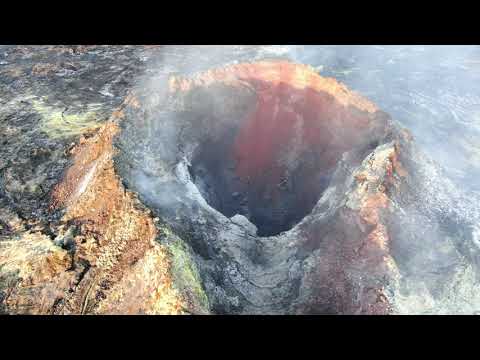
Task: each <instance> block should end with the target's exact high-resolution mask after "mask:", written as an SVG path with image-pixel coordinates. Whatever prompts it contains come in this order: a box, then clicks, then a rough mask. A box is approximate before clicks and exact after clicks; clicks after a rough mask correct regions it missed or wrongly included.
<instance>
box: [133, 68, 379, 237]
mask: <svg viewBox="0 0 480 360" xmlns="http://www.w3.org/2000/svg"><path fill="white" fill-rule="evenodd" d="M168 99H169V101H167V102H166V104H167V105H165V103H161V104H159V105H158V109H155V108H149V109H148V110H149V112H148V114H156V113H157V114H159V113H161V112H162V111H164V110H165V109H167V110H168V116H161V118H159V117H158V116H156V117H155V116H146V115H145V114H146V113H145V112H143V111H141V110H142V109H141V106H140V107H138V110H137V108H132V109H131V111H132V114H134V117H133V118H135V119H137V121H136V122H135V123H133V122H130V124H131V126H132V127H131V132H130V131H129V132H125V133H124V134H125V135H124V136H125V138H128V139H129V140H128V142H129V143H130V144H131V143H132V142H133V141H135V142H136V143H137V145H135V146H136V148H138V151H139V152H140V153H141V156H142V157H145V153H150V152H146V151H145V150H144V148H145V147H144V146H143V145H142V146H140V145H139V144H143V143H144V142H145V141H147V142H148V146H147V147H148V148H151V149H152V152H153V153H155V154H156V155H155V156H157V159H156V160H155V162H156V165H155V166H157V165H158V164H170V165H168V168H172V166H171V164H173V163H179V162H182V161H184V160H182V159H186V163H187V164H189V168H188V170H189V173H190V178H191V179H192V181H193V183H194V184H195V185H196V186H197V188H198V190H199V191H200V194H201V195H202V196H203V198H204V199H205V200H206V202H207V203H208V204H209V205H210V206H211V207H213V208H215V209H216V210H218V211H219V212H221V213H222V214H224V215H225V216H226V217H229V218H231V217H233V216H235V215H237V214H240V215H243V216H245V217H246V218H247V219H249V221H250V222H251V223H252V224H254V225H255V226H256V227H257V235H258V236H262V237H264V236H273V235H277V234H279V233H281V232H285V231H288V230H289V229H291V228H292V227H293V226H295V225H296V224H298V223H299V222H300V221H301V220H302V219H303V218H304V217H305V216H307V215H308V214H309V213H310V212H311V211H312V209H313V208H314V207H315V204H316V203H317V202H318V200H319V199H320V197H321V196H322V194H323V192H324V191H325V189H326V188H327V187H328V186H329V184H330V183H331V179H332V175H333V174H334V171H335V169H336V168H337V165H338V163H339V160H340V159H341V158H342V156H343V155H344V154H345V153H346V152H351V153H353V154H358V157H359V159H362V156H363V154H364V151H365V149H367V148H369V147H370V148H371V144H372V143H375V141H377V140H378V139H379V138H380V136H382V135H381V134H382V133H384V130H385V122H383V121H377V120H379V118H378V115H379V114H380V112H378V111H377V109H376V107H375V106H374V105H373V104H371V103H370V102H368V101H366V100H364V99H363V98H361V97H359V96H358V95H356V94H355V93H352V92H350V91H348V90H347V89H346V88H345V87H344V86H343V85H341V84H339V83H338V82H336V81H335V80H334V79H328V78H323V77H321V76H319V75H318V74H317V73H316V72H315V71H314V70H312V69H311V68H309V67H306V66H303V65H298V64H292V63H288V62H258V63H252V64H240V65H235V66H231V67H226V68H223V69H216V70H212V71H209V72H207V73H204V74H200V75H198V76H197V77H193V78H182V77H174V78H173V79H171V80H170V83H169V96H168ZM148 114H147V115H148ZM145 124H147V125H148V124H149V125H148V126H145ZM145 127H147V128H153V129H154V131H151V132H148V133H144V132H142V129H144V128H145ZM152 134H153V135H152ZM145 135H146V138H145ZM134 139H137V140H134ZM166 147H168V149H166ZM352 150H353V151H352ZM132 154H133V152H132ZM144 163H145V164H146V165H145V166H146V167H147V168H150V167H149V166H148V164H149V163H148V162H145V161H144ZM159 167H163V168H167V165H165V166H163V165H162V166H159ZM168 181H170V180H168ZM137 182H139V181H137ZM139 183H140V185H142V186H143V188H145V186H144V179H143V178H142V180H141V181H140V182H139ZM159 184H160V183H159ZM161 184H162V185H158V186H162V188H158V190H153V189H152V188H153V187H154V186H153V185H152V186H149V187H148V190H149V191H150V195H151V196H150V197H158V199H157V198H155V201H154V203H155V206H156V207H157V208H159V209H161V208H163V207H162V199H164V198H168V199H169V200H168V201H163V202H165V206H164V207H165V212H163V213H162V214H168V213H172V219H175V218H177V217H178V216H182V217H185V220H186V221H187V222H188V217H189V214H185V211H195V210H182V211H181V212H176V213H175V214H173V210H171V209H172V204H173V203H175V201H182V202H183V204H185V205H186V204H189V201H190V200H187V199H186V197H182V198H181V199H182V200H175V196H176V195H175V194H168V191H167V194H165V189H167V187H166V185H165V184H167V183H166V182H161ZM162 189H163V190H162ZM172 189H173V188H172ZM155 191H156V192H157V194H159V195H158V196H156V195H155V193H154V192H155ZM144 192H145V191H144ZM171 192H172V193H173V192H174V191H171ZM177 193H178V192H177ZM192 201H195V200H192ZM187 207H190V205H188V206H187ZM187 207H184V208H185V209H186V208H187ZM196 208H197V207H196V206H193V205H192V206H191V207H190V209H196ZM167 210H169V211H167ZM179 214H180V215H179Z"/></svg>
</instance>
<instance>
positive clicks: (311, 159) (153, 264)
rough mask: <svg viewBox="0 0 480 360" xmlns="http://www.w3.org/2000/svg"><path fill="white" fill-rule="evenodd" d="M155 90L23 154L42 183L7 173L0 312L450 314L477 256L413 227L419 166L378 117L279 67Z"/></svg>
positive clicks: (248, 66)
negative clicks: (457, 287) (100, 119)
mask: <svg viewBox="0 0 480 360" xmlns="http://www.w3.org/2000/svg"><path fill="white" fill-rule="evenodd" d="M153 80H155V79H153ZM153 80H152V81H153ZM162 81H163V82H162ZM158 83H159V84H162V85H161V86H157V87H155V88H153V89H152V87H148V86H137V87H133V88H132V89H130V90H129V91H128V92H125V93H124V94H122V95H121V96H122V97H123V100H122V103H121V104H120V105H119V106H115V108H112V110H111V112H110V114H109V115H108V119H106V120H105V121H103V122H100V123H98V124H96V125H95V126H93V127H92V126H86V127H85V129H83V128H81V129H77V130H78V132H77V135H76V137H75V136H73V137H70V138H68V139H67V140H65V139H63V140H58V137H49V138H48V140H45V142H44V143H43V144H42V146H40V147H36V149H32V151H31V152H30V153H26V154H24V155H25V158H26V159H30V160H29V161H31V162H32V164H35V165H32V166H33V168H34V167H35V166H37V167H39V166H40V167H42V166H45V164H48V161H51V162H52V163H53V162H55V164H57V165H58V166H57V167H53V168H50V169H49V168H47V167H44V168H43V169H44V170H43V171H51V176H50V177H46V178H42V179H40V180H38V179H37V178H35V177H34V176H33V175H31V178H30V180H28V179H27V180H28V181H30V183H29V182H28V181H27V180H25V181H26V182H25V183H23V184H22V183H19V181H20V180H18V179H26V178H25V176H24V177H22V176H17V178H16V177H15V176H16V175H15V174H16V173H15V171H17V170H11V168H9V167H5V166H4V167H3V170H2V171H3V172H2V174H3V175H2V178H1V180H2V182H3V183H0V186H1V189H0V190H1V195H2V207H1V208H0V210H1V211H2V212H1V213H0V216H1V217H0V218H1V224H2V228H1V229H0V233H1V241H0V290H1V297H0V300H1V302H0V310H1V311H3V312H4V313H9V314H19V313H31V314H395V313H419V312H435V311H455V310H452V309H456V308H455V306H456V304H457V303H456V302H455V301H456V300H455V299H454V298H453V297H452V296H451V294H452V293H453V292H454V291H453V290H452V289H451V288H449V286H450V285H451V286H453V284H455V281H457V280H458V276H460V275H459V274H465V268H461V269H463V270H459V267H461V266H460V265H461V264H464V263H465V262H466V260H465V259H469V260H468V261H470V262H473V261H474V260H473V255H472V254H471V253H469V252H468V250H467V249H463V253H462V251H460V250H458V248H459V247H458V244H457V243H456V242H455V241H456V240H455V239H458V238H459V237H460V236H461V234H459V233H458V232H459V230H458V229H459V228H461V226H453V225H452V224H453V223H452V222H453V221H454V220H451V219H450V223H449V225H445V224H446V222H445V219H442V218H440V217H439V216H440V215H438V214H435V213H432V212H428V211H427V210H423V208H422V206H421V203H422V201H423V200H422V198H421V196H419V195H418V193H420V194H426V192H427V190H424V189H423V188H422V187H423V186H426V185H423V184H424V183H425V182H424V181H423V176H424V175H423V173H422V171H421V170H420V167H419V166H418V165H417V162H419V161H421V160H420V159H421V155H419V153H418V152H417V150H416V147H415V145H414V142H413V139H412V137H411V135H410V134H409V133H408V132H407V131H406V130H403V129H400V128H399V127H398V126H397V125H396V124H395V123H394V122H393V120H392V119H391V118H390V116H389V115H388V114H386V113H385V112H383V111H381V110H380V109H379V108H377V106H376V105H375V104H373V103H372V102H370V101H368V100H367V99H365V98H363V97H362V96H360V95H359V94H357V93H354V92H352V91H350V90H349V89H348V88H347V87H346V86H344V85H343V84H341V83H340V82H338V81H336V80H335V79H333V78H325V77H322V76H320V75H319V74H318V73H317V72H316V71H315V70H313V69H312V68H311V67H309V66H306V65H302V64H298V63H293V62H290V61H284V60H271V61H256V62H251V63H239V64H235V65H228V66H218V67H213V68H210V69H209V70H206V71H200V72H198V73H196V74H194V75H184V76H181V75H171V76H169V77H168V79H166V78H163V80H161V79H159V80H158ZM119 96H120V95H119ZM38 106H39V105H38V104H37V107H38ZM47 125H48V123H47ZM38 126H40V125H38ZM44 126H45V125H44ZM31 136H33V135H31ZM72 139H73V140H72ZM39 141H40V140H39ZM55 144H57V145H55ZM58 144H63V145H62V146H63V147H61V151H60V150H55V149H57V148H60V147H59V146H60V145H58ZM2 146H3V145H2ZM56 147H57V148H56ZM4 149H5V148H2V152H5V151H6V150H4ZM42 149H43V150H42ZM52 149H54V150H52ZM63 159H65V160H63ZM34 161H37V162H36V163H34ZM59 164H60V165H59ZM10 165H12V163H10ZM36 176H38V174H37V175H36ZM48 179H50V180H48ZM47 180H48V181H50V183H47V182H46V181H47ZM35 181H37V182H38V184H37V183H36V182H35ZM41 184H43V187H41V186H40V185H41ZM32 189H33V190H32ZM35 189H43V190H41V191H43V193H42V194H43V197H41V198H42V199H43V200H42V201H31V200H29V201H27V200H28V199H30V198H32V199H33V194H34V191H36V190H35ZM38 191H40V190H38ZM29 196H30V198H29ZM16 199H17V201H16ZM18 199H20V200H18ZM412 209H415V212H416V213H415V214H416V217H415V219H416V224H415V227H414V226H413V224H412V223H411V220H410V219H411V214H412V211H414V210H412ZM422 221H424V222H425V225H424V226H425V227H428V226H431V225H432V224H434V225H432V226H434V227H435V232H436V234H439V236H438V237H427V236H424V235H422V234H420V233H419V232H418V225H419V223H420V225H421V222H422ZM437 239H447V240H442V241H441V244H439V243H438V241H440V240H437ZM446 265H448V268H445V267H446ZM425 269H429V271H428V272H426V271H424V270H425ZM436 269H437V270H438V269H443V270H442V271H435V270H436ZM422 271H424V272H422ZM472 276H473V275H472ZM456 279H457V280H456ZM472 281H473V280H472ZM472 286H473V285H472ZM449 301H451V302H449ZM438 309H440V310H438ZM442 309H443V310H442Z"/></svg>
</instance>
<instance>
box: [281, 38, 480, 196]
mask: <svg viewBox="0 0 480 360" xmlns="http://www.w3.org/2000/svg"><path fill="white" fill-rule="evenodd" d="M288 54H289V55H290V56H292V57H293V58H294V59H295V60H298V61H300V62H304V63H308V64H310V65H312V66H314V67H317V68H318V70H319V71H320V72H321V73H322V74H323V75H327V76H333V77H335V78H337V79H338V80H340V81H342V82H344V83H346V84H347V85H348V86H349V87H350V88H352V89H354V90H357V91H359V92H361V93H362V94H363V95H365V96H367V97H368V98H370V99H371V100H373V101H374V102H376V103H377V104H378V105H379V106H380V107H381V108H382V109H383V110H385V111H386V112H388V113H390V114H391V115H392V116H393V117H394V118H395V119H396V120H397V121H399V122H400V123H401V124H402V125H403V126H405V127H407V128H408V129H410V130H411V131H412V133H413V134H414V135H415V138H416V141H417V143H419V144H420V145H421V146H422V148H423V149H424V150H425V151H426V152H427V153H428V154H429V155H430V156H431V157H432V158H434V159H435V160H436V161H437V162H438V163H439V164H440V165H441V166H442V167H444V168H445V170H446V171H447V173H448V174H449V175H450V176H451V179H452V180H453V181H454V182H455V183H456V184H458V185H459V186H462V187H465V188H466V189H468V190H473V191H480V47H479V46H295V47H290V48H289V49H288Z"/></svg>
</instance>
